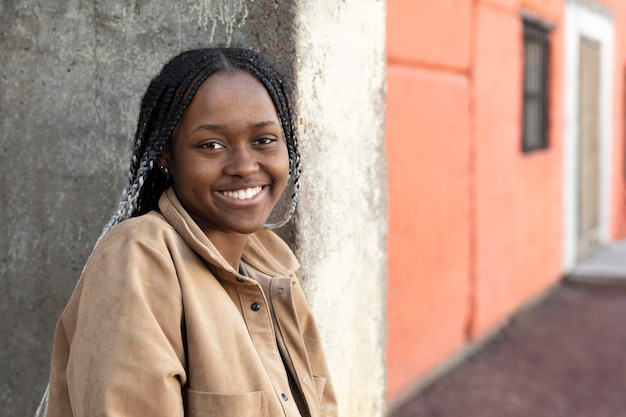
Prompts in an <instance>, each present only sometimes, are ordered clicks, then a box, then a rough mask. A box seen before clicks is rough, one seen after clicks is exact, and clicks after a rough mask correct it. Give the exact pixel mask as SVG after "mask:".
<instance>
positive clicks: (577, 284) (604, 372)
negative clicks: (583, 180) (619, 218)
mask: <svg viewBox="0 0 626 417" xmlns="http://www.w3.org/2000/svg"><path fill="white" fill-rule="evenodd" d="M478 416H480V417H626V240H624V241H619V242H616V243H613V244H611V245H609V246H606V247H603V248H601V249H600V250H598V251H597V252H596V253H594V254H593V255H592V256H591V257H590V258H588V259H586V260H585V261H583V262H581V263H580V265H578V266H577V267H576V268H575V269H574V270H573V271H572V272H571V273H570V274H569V275H568V276H566V277H565V278H564V279H563V280H562V282H561V283H559V285H557V286H556V287H555V288H554V289H553V290H552V291H551V292H550V293H549V294H547V296H546V297H545V298H543V299H542V301H540V302H538V303H537V304H536V305H534V306H533V307H532V308H530V309H527V310H524V311H523V312H522V313H519V314H518V315H517V316H515V317H514V318H513V319H512V320H511V322H510V324H508V325H507V326H506V327H505V328H503V329H502V330H501V331H499V332H498V333H497V334H496V335H495V336H493V338H491V339H490V340H489V341H488V342H486V343H485V344H484V345H483V346H482V347H481V348H480V349H479V350H478V351H476V352H475V353H473V354H472V355H471V356H469V357H467V358H465V359H464V360H463V361H462V362H461V363H460V364H459V365H458V366H456V367H454V368H453V369H452V370H450V371H448V372H447V373H446V374H445V375H443V376H441V377H439V378H438V379H436V380H435V381H434V382H431V383H430V384H429V385H428V386H426V387H422V388H421V389H420V390H419V391H418V392H415V393H414V394H413V395H412V396H408V398H406V399H405V400H404V401H403V402H402V403H400V404H394V405H393V408H392V409H391V410H390V412H389V417H478Z"/></svg>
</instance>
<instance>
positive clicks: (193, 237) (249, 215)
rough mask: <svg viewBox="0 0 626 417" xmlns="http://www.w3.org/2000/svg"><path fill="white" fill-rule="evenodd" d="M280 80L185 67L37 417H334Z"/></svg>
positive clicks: (174, 71)
mask: <svg viewBox="0 0 626 417" xmlns="http://www.w3.org/2000/svg"><path fill="white" fill-rule="evenodd" d="M299 175H300V166H299V153H298V149H297V140H296V136H295V134H294V131H293V120H292V113H291V108H290V105H289V100H288V92H287V90H286V88H285V82H284V81H283V79H282V77H281V76H280V75H279V74H278V73H277V72H276V71H275V70H274V69H273V68H272V67H271V66H270V65H269V64H268V63H266V62H265V61H264V60H263V59H262V58H261V57H259V56H258V55H256V54H255V53H253V52H251V51H248V50H245V49H238V48H220V49H200V50H192V51H187V52H184V53H182V54H180V55H178V56H177V57H175V58H173V59H172V60H171V61H170V62H169V63H167V64H166V65H165V67H164V68H163V70H162V72H161V74H160V75H159V76H157V77H156V78H155V79H154V80H153V81H152V83H151V84H150V86H149V88H148V91H147V92H146V94H145V96H144V98H143V101H142V106H141V113H140V116H139V123H138V127H137V134H136V137H135V150H134V153H133V157H132V163H131V168H130V172H129V180H128V185H127V187H126V189H125V190H124V193H123V197H122V201H121V203H120V205H119V207H118V209H117V211H116V212H115V214H114V216H113V218H112V219H111V221H110V222H109V224H108V225H107V227H106V228H105V230H104V232H103V235H102V236H101V238H100V239H99V241H98V243H97V244H96V247H95V249H94V252H93V253H92V255H91V256H90V259H89V261H88V262H87V265H86V266H85V269H84V271H83V274H82V276H81V279H80V280H79V282H78V284H77V287H76V289H75V291H74V294H73V295H72V297H71V298H70V300H69V302H68V305H67V307H66V309H65V310H64V312H63V314H62V316H61V318H60V320H59V322H58V325H57V329H56V331H55V335H54V341H53V352H52V362H51V376H50V385H49V390H48V392H47V401H45V400H46V399H44V403H43V404H42V406H41V407H40V410H39V412H41V413H42V414H41V415H45V416H49V417H53V416H69V415H71V416H168V417H172V416H236V417H245V416H334V415H336V402H335V395H334V392H333V389H332V385H331V383H330V379H329V375H328V370H327V366H326V361H325V358H324V354H323V352H322V347H321V343H320V339H319V335H318V331H317V327H316V325H315V322H314V319H313V317H312V315H311V311H310V309H309V307H308V305H307V303H306V300H305V297H304V294H303V292H302V289H301V287H300V284H299V283H298V281H297V279H296V277H295V271H296V270H297V268H298V262H297V260H296V259H295V257H294V255H293V253H292V252H291V251H290V249H289V248H288V247H287V245H286V244H285V243H284V242H283V241H282V240H281V239H280V238H278V237H277V236H276V235H275V234H274V233H273V232H271V231H270V230H268V228H272V227H276V226H279V225H282V224H284V223H285V222H286V221H288V220H289V218H290V216H291V214H292V213H293V210H294V208H295V201H296V198H297V190H298V179H299Z"/></svg>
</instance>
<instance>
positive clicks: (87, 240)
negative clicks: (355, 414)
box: [0, 0, 386, 417]
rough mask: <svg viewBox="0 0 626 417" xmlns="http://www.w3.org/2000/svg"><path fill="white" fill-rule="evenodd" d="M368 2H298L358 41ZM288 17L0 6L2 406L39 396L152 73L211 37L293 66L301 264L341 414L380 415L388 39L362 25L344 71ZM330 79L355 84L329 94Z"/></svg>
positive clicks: (113, 196)
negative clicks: (359, 44) (364, 40)
mask: <svg viewBox="0 0 626 417" xmlns="http://www.w3.org/2000/svg"><path fill="white" fill-rule="evenodd" d="M364 3H365V5H364V7H365V9H366V10H367V13H352V12H354V8H355V7H356V6H350V5H348V4H346V3H344V2H337V3H336V4H333V5H332V7H331V6H330V5H322V4H321V3H320V6H317V5H316V6H315V9H308V8H304V6H303V12H304V13H306V15H307V16H308V17H307V18H306V19H305V20H308V19H309V18H312V17H314V16H318V17H320V16H321V17H323V16H330V17H332V19H333V20H332V21H331V23H332V25H334V27H336V28H337V29H336V30H335V31H334V32H333V33H334V35H332V36H346V37H348V38H350V39H353V38H354V37H355V36H358V35H357V34H354V33H352V31H354V30H361V28H366V27H367V24H368V20H367V19H374V21H375V22H378V23H376V24H375V27H377V25H381V26H382V22H380V21H381V20H382V19H384V17H383V14H382V8H383V4H384V3H383V2H382V1H373V0H372V1H370V2H364ZM318 8H319V9H318ZM365 9H364V10H365ZM297 12H298V11H297V9H295V8H294V3H291V2H276V1H270V0H257V1H254V2H253V1H245V0H235V1H233V0H213V1H212V0H205V1H195V0H194V1H191V0H188V1H179V2H168V1H165V0H135V1H132V0H118V1H113V0H111V1H108V0H99V1H88V0H46V1H45V2H42V1H36V0H3V1H2V2H1V3H0V77H1V78H0V92H1V96H0V146H1V149H2V153H1V154H0V192H1V193H2V198H1V201H2V204H3V206H2V210H0V222H1V223H2V225H3V231H4V232H3V239H0V288H1V289H0V317H2V321H1V322H0V375H2V376H3V379H2V381H0V414H2V415H3V416H7V417H12V416H27V415H30V414H31V413H32V412H33V411H34V409H35V407H36V403H37V402H38V400H39V397H40V395H41V393H42V392H43V389H44V387H45V384H46V380H47V373H48V366H49V365H48V362H49V354H50V342H51V338H52V333H53V330H54V325H55V323H56V320H57V317H58V315H59V314H60V312H61V310H62V308H63V306H64V305H65V303H66V301H67V298H68V297H69V294H70V293H71V291H72V289H73V287H74V284H75V282H76V280H77V279H78V276H79V274H80V271H81V269H82V266H83V264H84V262H85V260H86V258H87V256H88V254H89V252H90V250H91V248H92V245H93V243H94V241H95V239H96V237H97V236H98V234H99V233H100V230H101V228H102V227H103V225H104V224H105V222H106V220H107V219H108V217H109V215H110V214H111V213H112V211H113V209H114V207H115V206H116V204H117V200H118V197H119V193H120V192H121V188H122V185H123V181H124V178H125V173H126V170H127V165H128V159H129V156H130V144H131V142H130V141H131V137H132V135H133V133H134V129H135V122H136V118H137V113H138V105H139V100H140V98H141V95H142V94H143V92H144V90H145V88H146V86H147V84H148V82H149V80H150V79H151V78H152V77H153V76H154V75H156V73H157V72H158V70H159V69H160V67H161V66H162V64H163V63H164V62H165V60H167V59H168V58H169V57H171V56H173V55H174V54H176V53H178V52H179V51H181V50H183V49H189V48H193V47H198V46H206V45H211V44H213V45H215V44H237V45H245V46H249V47H252V48H254V49H256V50H258V51H260V52H261V53H264V54H266V55H267V56H268V57H269V58H270V60H272V61H273V62H275V63H276V64H277V66H278V67H279V69H281V70H282V71H283V72H284V73H286V74H287V75H288V76H289V77H290V78H294V73H295V71H296V70H298V71H299V72H300V74H301V75H300V74H299V75H298V77H297V79H298V84H300V83H302V88H301V87H300V85H297V86H296V92H297V93H298V97H299V100H298V102H297V103H298V104H297V105H298V110H299V112H300V114H301V120H302V124H301V129H302V132H301V134H300V137H301V142H302V143H303V148H304V149H303V151H304V152H303V153H304V158H303V159H304V165H305V178H306V180H305V183H304V184H303V193H302V205H301V207H300V211H299V213H298V218H297V220H298V222H297V223H296V226H295V228H293V233H294V236H296V239H297V241H298V244H299V249H298V252H299V254H300V256H301V258H303V259H301V260H302V264H303V271H302V275H303V277H304V279H305V285H306V289H307V291H308V294H309V296H310V299H311V301H312V303H313V306H314V309H315V312H316V313H317V315H318V317H319V323H320V327H321V330H322V334H323V337H324V340H325V341H326V343H327V350H328V356H329V358H330V361H331V366H332V367H333V374H334V376H335V384H336V385H337V388H338V392H339V394H340V395H341V399H340V401H341V404H340V406H341V409H342V410H344V411H345V410H348V409H359V407H360V410H361V412H360V413H359V415H380V414H381V408H380V407H381V406H380V405H381V396H382V387H383V385H384V378H383V371H382V364H381V361H382V354H383V348H384V346H383V343H382V337H383V333H382V322H381V321H380V318H381V317H382V316H383V311H382V300H383V297H384V293H383V291H382V288H384V279H385V274H384V247H383V246H384V244H383V243H382V242H383V241H384V240H383V239H384V238H383V236H384V223H385V218H384V215H385V213H384V209H383V208H384V198H383V196H384V184H385V181H386V178H385V175H384V173H385V171H384V162H383V161H384V153H383V152H384V151H383V141H382V135H383V133H382V124H381V123H382V122H381V120H382V117H383V116H382V115H383V112H382V106H383V102H382V94H383V85H384V84H383V78H382V68H383V67H382V66H383V62H384V56H383V55H382V51H383V44H382V43H383V41H384V40H383V36H382V34H380V33H378V36H376V35H375V33H377V32H380V31H375V32H374V33H371V32H370V31H369V28H368V30H367V34H368V35H369V36H368V41H369V42H371V44H370V45H369V49H358V50H356V51H354V52H351V54H353V57H354V59H350V60H348V61H347V62H345V63H343V66H342V65H340V63H339V62H333V60H336V57H337V56H339V57H340V58H342V59H343V56H342V55H341V50H338V49H337V46H336V45H334V44H333V42H331V38H329V37H327V36H329V35H325V37H323V38H319V39H318V38H317V37H318V34H315V33H314V32H312V31H308V30H306V27H305V26H304V25H303V24H302V23H301V21H300V20H298V22H300V23H298V24H296V21H297V19H296V17H297ZM350 13H352V15H350ZM326 23H327V22H324V24H326ZM340 25H343V27H342V28H341V30H339V27H340ZM322 26H323V25H322ZM294 29H298V30H301V31H305V30H306V35H305V36H304V39H305V40H307V42H306V44H305V45H304V47H306V48H312V49H313V50H315V51H316V53H315V54H312V53H311V52H312V51H311V50H310V49H303V47H302V46H299V45H298V42H302V40H301V39H300V38H299V37H298V36H297V34H296V33H295V31H294ZM335 40H336V39H335ZM340 42H343V41H340ZM345 49H346V50H348V49H349V48H345ZM294 58H297V61H296V60H295V59H294ZM361 64H368V66H364V67H360V66H359V65H361ZM331 70H332V71H331ZM337 77H339V79H343V80H352V82H353V83H355V84H350V88H344V89H342V92H341V95H339V96H338V97H335V96H333V95H330V96H328V95H327V94H328V92H331V91H332V89H339V87H342V85H341V84H337V79H338V78H337ZM359 83H360V84H361V85H358V84H359ZM313 87H314V88H315V91H319V92H320V95H319V96H318V95H316V94H313V93H311V89H312V88H313ZM335 93H336V94H338V92H335ZM322 99H325V100H326V99H332V100H333V102H332V104H333V105H332V106H329V105H328V104H329V103H324V102H321V101H318V100H322ZM346 106H348V107H349V108H347V107H346ZM375 116H376V117H375ZM348 125H353V126H348ZM359 134H360V135H361V139H360V140H359V138H357V137H355V136H356V135H359ZM357 144H363V145H365V146H362V147H361V148H358V147H357ZM331 163H332V165H329V164H331ZM325 193H328V195H326V196H324V194H325ZM322 196H324V197H323V198H322ZM361 199H362V200H361ZM342 204H346V205H349V204H350V205H353V206H346V207H341V205H342ZM340 223H341V225H340ZM340 226H341V227H340ZM357 231H358V232H357ZM367 231H370V233H369V234H367V235H365V234H364V233H366V232H367ZM365 236H367V239H365ZM359 277H362V279H360V280H357V278H359ZM357 313H358V317H357ZM357 319H358V320H357ZM342 330H343V332H342ZM340 332H341V333H340ZM342 336H344V337H342ZM353 360H359V363H354V362H352V361H353ZM364 363H366V364H367V366H363V365H364ZM372 364H375V365H372ZM354 401H359V404H356V403H354ZM355 407H357V408H355Z"/></svg>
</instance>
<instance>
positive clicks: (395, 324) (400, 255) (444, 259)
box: [387, 0, 626, 398]
mask: <svg viewBox="0 0 626 417" xmlns="http://www.w3.org/2000/svg"><path fill="white" fill-rule="evenodd" d="M604 4H606V5H607V6H609V7H611V8H612V10H613V12H614V20H615V27H616V37H615V39H616V55H615V56H616V74H615V82H614V85H615V87H616V88H615V96H616V97H615V110H614V111H615V117H614V120H615V123H614V124H615V128H614V134H615V144H614V146H613V149H614V155H613V158H614V160H613V166H614V167H615V169H614V173H613V182H612V190H613V196H612V200H611V201H612V211H611V213H612V236H613V237H614V238H620V237H626V180H625V174H624V173H625V169H624V159H625V157H624V156H625V154H626V146H625V145H624V142H625V137H626V131H625V129H624V120H625V119H626V95H625V94H624V83H625V82H626V3H625V2H623V1H622V0H607V1H606V2H604ZM564 7H565V4H564V2H563V1H562V0H441V1H436V2H434V1H433V2H416V1H412V0H388V2H387V12H388V17H387V19H388V29H387V35H388V40H387V48H388V52H387V53H388V107H387V129H388V132H387V153H388V170H389V172H388V175H389V237H388V263H389V290H388V353H387V361H388V396H389V398H395V397H397V396H398V395H399V394H400V393H401V392H402V390H403V389H406V388H407V387H408V386H409V385H410V384H411V382H412V381H415V380H416V379H417V378H419V377H423V376H424V375H427V374H428V372H430V371H431V370H432V369H433V368H434V367H435V366H436V365H438V364H440V363H442V362H443V361H445V360H446V359H447V358H449V357H450V355H451V354H452V353H454V352H455V351H458V350H459V349H460V348H461V347H462V346H463V345H464V344H465V343H467V342H468V341H471V340H473V339H475V338H480V337H483V336H484V335H485V334H486V333H487V332H489V331H490V330H493V329H494V328H496V327H497V326H498V325H499V324H500V323H502V322H503V321H504V320H505V319H506V318H507V317H508V316H509V315H510V314H511V313H513V312H515V311H516V310H517V309H518V308H519V307H520V306H521V305H522V304H523V303H525V302H527V301H528V300H530V299H531V298H533V297H534V296H536V295H538V294H540V293H542V292H543V291H545V290H546V289H547V288H548V287H550V286H551V285H553V284H554V283H556V282H557V281H558V280H559V279H560V278H561V276H562V274H563V267H562V262H563V260H562V259H563V253H562V251H563V211H564V210H563V209H564V207H563V157H564V155H563V143H562V141H563V136H564V135H563V133H564V132H563V126H564V124H563V123H564V122H563V117H564V116H563V114H564V103H563V96H564V86H563V83H564V79H563V74H564V68H563V62H564V40H563V25H564V22H563V18H564ZM522 10H524V11H525V12H530V13H532V14H534V15H535V16H537V17H539V18H540V19H542V20H544V21H546V22H550V23H552V24H553V25H554V30H553V31H552V33H551V48H552V52H551V60H552V62H551V71H550V96H551V101H550V118H551V124H550V132H549V141H550V146H549V148H548V149H546V150H543V151H539V152H533V153H528V154H524V153H522V151H521V121H522V106H521V104H522V68H523V67H522V64H523V62H522V58H523V57H522V52H523V49H522V48H523V37H522V19H521V15H520V12H521V11H522Z"/></svg>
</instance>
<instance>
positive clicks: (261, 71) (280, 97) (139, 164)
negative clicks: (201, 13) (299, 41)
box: [96, 48, 301, 244]
mask: <svg viewBox="0 0 626 417" xmlns="http://www.w3.org/2000/svg"><path fill="white" fill-rule="evenodd" d="M232 70H240V71H245V72H248V73H249V74H251V75H252V76H254V77H255V78H256V79H257V80H258V81H259V82H261V83H262V84H263V86H264V87H265V89H266V90H267V92H268V93H269V95H270V97H271V99H272V102H273V103H274V106H275V108H276V113H277V115H278V118H279V120H280V123H281V127H282V130H283V134H284V136H285V141H286V142H287V150H288V153H289V183H288V185H287V187H288V189H289V190H288V191H285V193H284V194H283V196H282V197H281V199H280V200H279V202H278V204H277V205H276V207H275V209H274V211H273V212H272V214H271V215H270V218H269V219H268V222H267V224H266V225H265V227H267V228H276V227H280V226H282V225H284V224H285V223H287V222H288V221H289V219H290V218H291V216H292V215H293V213H294V211H295V207H296V201H297V198H298V191H299V187H300V172H301V169H300V153H299V151H298V140H297V137H296V134H295V129H294V120H293V114H292V110H291V105H290V103H289V91H288V89H287V87H286V85H285V82H284V80H283V77H282V76H281V75H280V74H279V73H278V72H277V71H276V70H275V69H274V68H273V67H272V66H271V65H270V64H269V63H267V62H266V61H265V60H264V59H263V58H261V57H260V56H259V55H257V54H256V53H254V52H252V51H250V50H247V49H242V48H208V49H195V50H189V51H185V52H183V53H181V54H179V55H178V56H176V57H174V58H172V59H171V60H170V61H169V62H168V63H167V64H166V65H165V66H164V67H163V69H162V71H161V73H160V74H159V75H157V76H156V77H155V78H154V79H153V80H152V82H151V83H150V85H149V86H148V89H147V91H146V93H145V95H144V97H143V99H142V101H141V109H140V112H139V119H138V122H137V130H136V133H135V144H134V147H133V153H132V158H131V164H130V169H129V171H128V178H127V180H126V185H125V187H124V190H123V192H122V198H121V200H120V203H119V205H118V207H117V209H116V210H115V212H114V214H113V216H112V217H111V219H110V220H109V222H108V223H107V225H106V226H105V228H104V230H103V231H102V234H101V235H100V238H99V239H98V241H100V239H102V237H103V236H104V234H105V233H106V232H107V231H108V230H109V229H110V228H111V227H113V226H114V225H116V224H117V223H119V222H121V221H123V220H125V219H128V218H131V217H135V216H140V215H142V214H145V213H147V212H148V211H150V210H153V209H156V208H157V207H158V201H159V198H160V196H161V194H162V193H163V191H165V189H166V188H167V187H168V186H169V185H170V183H169V181H168V178H167V177H166V176H165V175H164V174H163V173H162V172H161V170H160V169H158V167H156V166H155V165H156V164H155V161H156V159H157V158H158V157H159V155H160V154H161V152H162V151H163V148H164V146H165V144H166V143H167V142H168V140H169V139H170V137H171V136H172V133H173V132H174V129H175V128H176V126H177V125H178V123H179V121H180V119H181V118H182V116H183V114H184V112H185V110H187V108H188V107H189V105H190V104H191V101H192V100H193V97H194V96H195V94H196V92H197V91H198V89H199V88H200V86H201V85H202V83H203V82H204V81H206V79H207V78H209V77H210V76H211V75H213V74H215V73H216V72H219V71H232ZM96 244H97V243H96Z"/></svg>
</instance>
